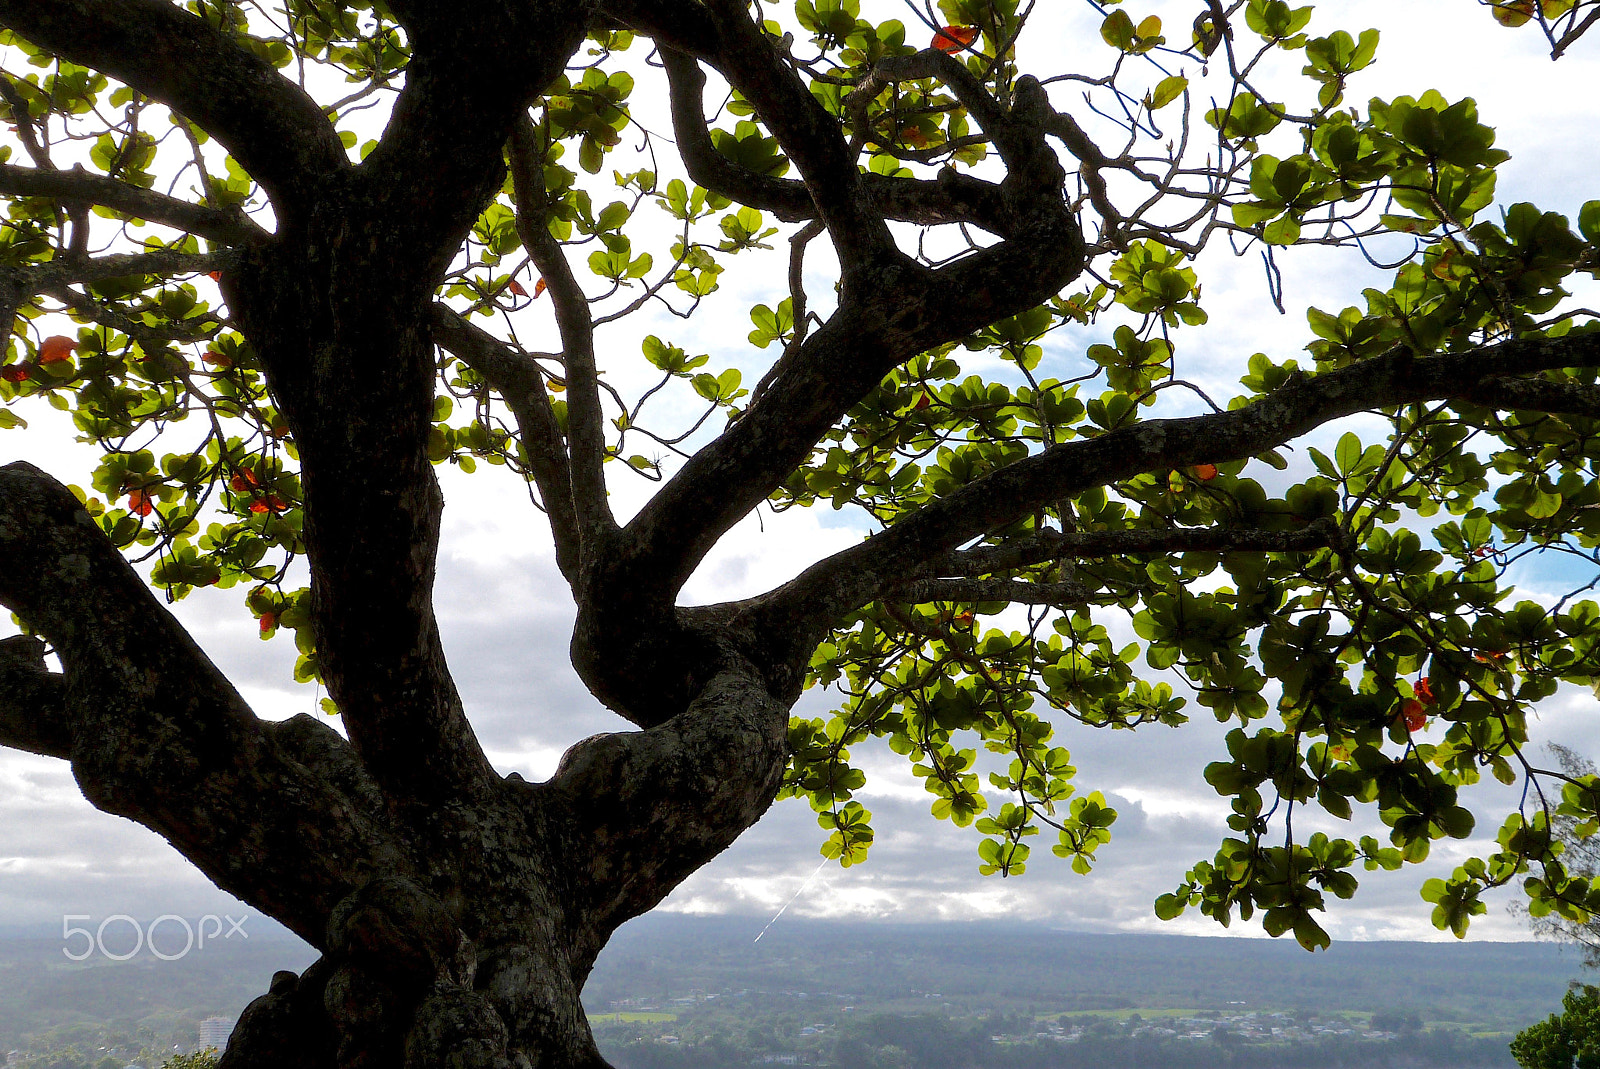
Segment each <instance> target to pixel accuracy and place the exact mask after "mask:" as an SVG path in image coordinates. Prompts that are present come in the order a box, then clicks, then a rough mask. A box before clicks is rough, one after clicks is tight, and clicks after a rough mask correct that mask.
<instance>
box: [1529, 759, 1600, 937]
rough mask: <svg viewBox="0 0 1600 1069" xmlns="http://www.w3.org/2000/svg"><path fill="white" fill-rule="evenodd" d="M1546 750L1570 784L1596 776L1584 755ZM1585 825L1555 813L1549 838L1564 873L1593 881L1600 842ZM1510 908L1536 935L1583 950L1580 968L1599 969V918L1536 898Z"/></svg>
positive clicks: (1577, 817)
mask: <svg viewBox="0 0 1600 1069" xmlns="http://www.w3.org/2000/svg"><path fill="white" fill-rule="evenodd" d="M1546 749H1548V750H1549V752H1550V754H1551V756H1553V757H1554V758H1555V759H1556V764H1557V765H1558V766H1559V767H1560V769H1561V773H1562V775H1563V776H1565V777H1566V778H1567V779H1568V780H1569V781H1577V780H1581V779H1583V778H1585V777H1588V776H1593V775H1594V774H1595V767H1594V762H1593V761H1590V760H1589V759H1588V758H1586V757H1584V756H1583V755H1581V754H1579V753H1577V752H1575V751H1573V750H1571V749H1569V748H1567V747H1565V746H1561V745H1558V744H1556V743H1549V744H1547V745H1546ZM1587 823H1588V822H1587V820H1586V819H1582V818H1581V813H1578V812H1575V811H1573V810H1570V809H1569V810H1568V811H1566V812H1561V811H1558V812H1557V813H1556V815H1555V818H1554V819H1553V820H1552V821H1551V824H1550V835H1551V838H1552V839H1553V840H1554V842H1555V843H1557V844H1559V846H1560V850H1561V853H1560V860H1561V867H1562V868H1563V869H1564V870H1565V871H1566V873H1567V874H1568V875H1569V876H1571V877H1575V878H1577V879H1581V880H1591V881H1592V880H1593V879H1595V877H1597V876H1600V839H1596V838H1593V832H1592V829H1591V828H1589V827H1588V826H1587ZM1512 905H1513V907H1514V908H1515V909H1516V910H1517V911H1519V912H1526V913H1527V914H1528V922H1529V925H1530V927H1532V929H1533V930H1534V932H1535V933H1536V934H1538V935H1541V936H1545V937H1547V938H1551V939H1559V940H1562V941H1564V942H1570V943H1576V944H1578V946H1580V947H1582V948H1583V964H1584V965H1585V966H1586V967H1587V968H1590V969H1595V968H1600V915H1596V914H1594V913H1589V914H1588V915H1587V916H1585V915H1583V914H1581V913H1579V914H1574V913H1572V912H1570V911H1562V910H1557V909H1554V908H1552V904H1551V903H1549V902H1547V901H1544V900H1541V899H1537V898H1536V899H1534V900H1532V901H1531V902H1527V903H1524V902H1521V901H1516V902H1513V903H1512Z"/></svg>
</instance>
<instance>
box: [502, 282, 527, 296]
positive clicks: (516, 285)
mask: <svg viewBox="0 0 1600 1069" xmlns="http://www.w3.org/2000/svg"><path fill="white" fill-rule="evenodd" d="M506 289H508V290H510V291H511V292H512V293H514V294H516V295H517V296H518V297H526V296H527V295H528V291H527V290H525V289H523V288H522V283H520V282H518V281H517V280H516V279H512V280H511V282H510V283H509V284H507V286H506Z"/></svg>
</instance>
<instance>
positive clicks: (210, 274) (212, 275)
mask: <svg viewBox="0 0 1600 1069" xmlns="http://www.w3.org/2000/svg"><path fill="white" fill-rule="evenodd" d="M206 277H207V278H209V279H210V280H211V281H213V282H221V281H222V272H221V271H207V272H206Z"/></svg>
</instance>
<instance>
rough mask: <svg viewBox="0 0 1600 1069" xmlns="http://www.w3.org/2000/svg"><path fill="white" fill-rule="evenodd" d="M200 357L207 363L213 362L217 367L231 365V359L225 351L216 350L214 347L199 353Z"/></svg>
mask: <svg viewBox="0 0 1600 1069" xmlns="http://www.w3.org/2000/svg"><path fill="white" fill-rule="evenodd" d="M200 359H201V360H204V361H205V362H206V363H208V364H215V365H217V366H218V367H232V366H233V359H232V358H231V357H230V356H228V354H227V353H222V352H218V351H217V350H215V349H207V350H206V351H205V352H204V353H203V354H201V356H200Z"/></svg>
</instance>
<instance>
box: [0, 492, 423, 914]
mask: <svg viewBox="0 0 1600 1069" xmlns="http://www.w3.org/2000/svg"><path fill="white" fill-rule="evenodd" d="M0 559H3V560H4V561H5V562H6V567H5V568H3V569H0V604H3V605H5V606H6V607H7V608H9V609H11V610H12V611H14V612H16V613H17V614H18V615H20V616H21V617H22V618H23V619H24V620H25V621H27V623H28V624H29V625H30V626H31V627H33V628H35V629H37V631H38V632H39V633H40V634H41V635H42V636H44V637H45V638H46V639H48V640H49V642H50V644H51V645H52V646H53V647H54V649H55V651H56V653H57V654H58V655H59V656H60V658H61V663H62V667H63V668H64V670H65V674H64V676H59V677H58V676H44V679H43V680H40V679H39V678H38V676H39V675H40V674H42V673H41V669H42V665H40V664H39V662H38V660H37V647H33V648H29V646H28V642H29V640H21V641H18V640H11V641H10V642H8V643H7V644H6V645H5V647H4V652H3V653H0V665H3V667H0V676H4V677H5V679H6V686H5V691H4V693H5V697H4V698H3V699H0V702H3V703H4V704H0V724H3V725H4V726H3V727H0V731H3V732H4V734H5V738H4V739H0V741H3V742H5V743H6V744H7V745H21V746H22V747H23V748H25V749H31V750H34V751H35V752H49V753H53V754H55V755H56V756H66V755H67V754H68V753H70V756H71V760H72V766H73V772H74V774H75V775H76V777H77V779H78V783H79V784H80V786H81V787H82V788H83V791H84V794H85V796H86V797H88V799H89V800H90V801H91V802H93V803H94V804H95V805H96V806H97V807H98V808H100V809H103V810H105V811H106V812H109V813H117V814H120V815H122V816H125V817H129V818H131V819H133V820H136V821H138V822H139V823H141V824H143V825H145V826H146V827H148V828H150V829H152V830H153V831H155V832H157V833H158V834H160V835H161V836H162V837H164V838H165V839H166V840H167V841H168V842H170V843H172V844H173V846H175V847H176V848H177V849H178V850H179V851H180V852H182V853H183V854H184V856H186V857H188V858H189V859H190V860H191V861H193V862H194V863H195V864H196V865H198V866H199V867H200V868H201V869H202V870H203V871H204V872H205V873H206V874H207V875H208V876H210V877H211V878H212V879H213V880H215V881H216V883H217V884H218V886H220V887H222V888H224V889H225V890H228V891H230V892H232V893H234V894H236V895H238V896H240V897H241V898H243V899H244V900H245V901H247V902H250V903H252V904H254V905H255V906H257V908H259V909H261V910H263V911H264V912H269V913H271V914H272V915H273V916H275V917H278V918H280V919H282V920H283V921H284V922H285V923H286V924H288V925H289V927H290V928H292V929H293V930H294V931H295V932H297V933H298V934H299V935H301V936H302V937H303V938H305V939H308V940H310V941H311V942H313V943H320V942H321V940H322V936H323V926H324V923H325V921H326V919H327V915H328V912H329V911H330V910H331V909H332V908H333V906H334V904H335V903H337V902H338V901H339V900H340V899H341V898H343V897H344V896H345V895H347V894H349V893H350V891H351V890H353V889H354V888H355V887H356V886H359V885H360V884H361V883H362V882H364V881H365V880H367V879H369V878H371V876H373V875H374V874H376V873H378V872H380V871H394V870H401V871H403V870H404V869H405V868H406V864H407V863H406V860H405V858H404V857H402V856H401V855H400V853H399V851H398V849H397V848H396V847H395V846H394V845H392V839H391V837H390V835H389V832H388V830H387V829H386V828H385V827H383V826H381V825H379V824H377V823H375V822H374V819H373V817H372V816H371V815H370V813H369V812H367V811H365V809H364V808H363V807H362V806H360V805H359V804H356V803H354V802H352V800H351V798H349V797H348V796H346V795H345V794H343V793H342V792H340V791H339V790H337V789H335V788H334V787H332V786H331V785H330V784H329V783H328V782H327V781H326V780H324V779H323V778H322V777H320V776H317V775H314V774H312V773H311V772H310V771H309V770H308V769H307V768H306V767H305V765H303V764H302V763H300V761H298V760H297V759H296V758H295V756H294V754H293V750H292V749H288V750H286V749H285V748H284V747H283V746H281V745H280V744H279V742H278V741H277V739H276V738H275V737H274V734H273V733H272V732H269V731H268V730H266V725H264V724H262V723H261V722H260V721H258V720H257V719H256V718H255V717H254V716H253V715H252V714H251V712H250V710H249V709H248V708H247V707H246V706H245V704H244V701H243V699H241V698H240V697H239V695H238V693H237V692H236V691H235V690H234V689H233V688H232V687H231V686H230V685H229V683H228V682H227V680H226V679H224V678H223V676H222V674H221V673H220V672H218V671H217V669H216V667H215V666H214V665H213V664H212V663H211V661H210V660H209V659H208V658H207V657H206V655H205V654H204V653H203V652H202V651H201V650H200V648H199V647H198V646H196V645H195V644H194V641H193V640H192V639H191V638H190V637H189V635H188V634H187V633H186V632H185V631H184V630H183V628H182V626H181V625H179V623H178V622H177V621H176V620H175V619H173V617H172V615H171V614H170V613H168V612H167V610H166V609H165V608H164V607H163V606H162V605H161V604H160V603H159V602H158V601H157V600H156V598H155V597H154V596H153V595H152V594H151V592H150V590H149V588H148V587H146V586H145V584H144V582H143V580H141V579H140V577H139V575H138V574H137V573H136V572H135V571H134V570H133V569H132V568H131V567H130V566H129V565H128V563H127V562H126V561H125V560H123V559H122V557H121V555H120V554H118V553H117V551H116V549H115V548H114V547H113V546H112V545H111V543H110V542H109V541H108V540H107V539H106V537H105V536H104V535H103V534H102V533H101V532H100V530H99V528H98V527H97V526H96V524H95V523H94V521H93V520H92V519H91V518H90V517H89V515H88V514H87V513H86V512H84V510H83V506H82V505H81V504H79V502H78V500H77V498H75V497H73V496H72V494H71V493H70V492H69V491H68V490H67V489H66V487H64V486H62V485H61V484H60V483H57V482H56V481H55V480H53V479H51V478H50V477H49V476H48V475H45V474H44V473H43V472H41V471H39V470H38V469H37V468H34V467H32V466H31V465H28V464H22V463H16V464H8V465H5V466H4V467H0ZM56 680H60V681H61V682H60V683H57V682H55V681H56ZM13 681H16V682H18V683H19V687H18V690H19V691H21V692H24V693H30V694H32V695H33V696H34V697H35V699H36V701H35V702H26V701H25V702H24V703H20V704H19V705H13V704H12V696H13V693H14V692H13V686H12V683H13ZM19 709H20V714H21V715H22V716H23V717H24V718H26V722H25V724H23V725H19V724H18V723H17V715H18V710H19ZM41 714H47V715H41ZM30 733H31V734H30ZM30 742H35V743H38V744H39V745H37V746H35V745H29V743H30ZM339 745H340V746H343V745H344V744H343V743H342V742H341V743H339Z"/></svg>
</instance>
